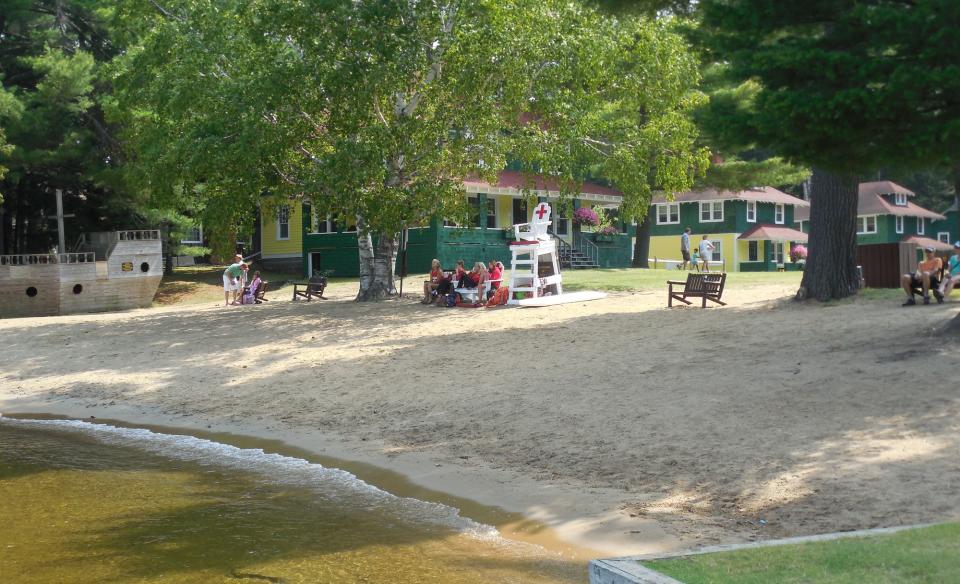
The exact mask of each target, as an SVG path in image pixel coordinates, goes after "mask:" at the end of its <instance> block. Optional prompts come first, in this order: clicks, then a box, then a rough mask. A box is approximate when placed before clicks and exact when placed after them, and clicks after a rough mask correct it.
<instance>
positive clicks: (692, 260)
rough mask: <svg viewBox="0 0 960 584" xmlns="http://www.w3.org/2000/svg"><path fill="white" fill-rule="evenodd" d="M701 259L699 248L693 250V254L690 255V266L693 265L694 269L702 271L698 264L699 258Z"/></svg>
mask: <svg viewBox="0 0 960 584" xmlns="http://www.w3.org/2000/svg"><path fill="white" fill-rule="evenodd" d="M699 259H700V252H699V251H697V250H693V255H692V256H690V266H691V267H693V269H694V270H696V271H698V272H699V271H700V266H699V265H698V264H697V260H699Z"/></svg>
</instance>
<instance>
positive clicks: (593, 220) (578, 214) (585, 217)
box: [573, 207, 600, 227]
mask: <svg viewBox="0 0 960 584" xmlns="http://www.w3.org/2000/svg"><path fill="white" fill-rule="evenodd" d="M573 222H574V223H575V224H577V225H589V226H591V227H592V226H594V225H596V224H598V223H600V218H599V217H597V213H596V212H595V211H594V210H593V209H588V208H586V207H580V208H579V209H577V210H576V211H574V212H573Z"/></svg>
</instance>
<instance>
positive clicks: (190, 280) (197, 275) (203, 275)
mask: <svg viewBox="0 0 960 584" xmlns="http://www.w3.org/2000/svg"><path fill="white" fill-rule="evenodd" d="M223 270H224V266H191V267H183V268H174V269H173V273H172V274H165V275H164V276H163V280H161V282H160V288H159V289H158V290H157V295H156V296H155V297H154V299H153V304H154V305H155V306H170V305H173V304H204V303H214V304H215V303H223ZM260 277H261V278H263V279H264V280H266V281H267V282H269V283H270V284H269V286H268V288H267V297H268V298H269V297H272V296H273V294H274V293H275V292H278V291H285V292H284V293H285V294H292V283H293V282H305V281H306V278H304V277H303V276H301V275H299V274H291V273H284V272H270V271H266V270H261V271H260ZM356 282H357V279H356V278H330V283H329V287H328V290H331V291H333V290H334V289H335V288H334V287H335V286H338V285H340V286H342V285H348V286H354V287H355V286H356Z"/></svg>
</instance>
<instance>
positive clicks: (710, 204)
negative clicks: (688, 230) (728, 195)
mask: <svg viewBox="0 0 960 584" xmlns="http://www.w3.org/2000/svg"><path fill="white" fill-rule="evenodd" d="M704 205H706V208H707V209H708V211H709V212H708V213H707V215H708V216H709V219H704V218H703V210H704ZM718 208H719V209H720V212H719V213H717V212H716V211H717V209H718ZM699 219H700V223H720V222H721V221H723V201H700V215H699Z"/></svg>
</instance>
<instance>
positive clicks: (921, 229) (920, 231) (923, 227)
mask: <svg viewBox="0 0 960 584" xmlns="http://www.w3.org/2000/svg"><path fill="white" fill-rule="evenodd" d="M926 232H927V227H926V225H924V221H923V217H917V235H923V234H924V233H926Z"/></svg>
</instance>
